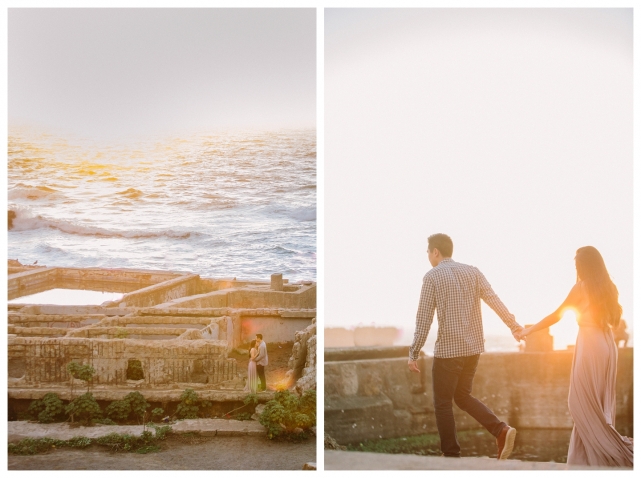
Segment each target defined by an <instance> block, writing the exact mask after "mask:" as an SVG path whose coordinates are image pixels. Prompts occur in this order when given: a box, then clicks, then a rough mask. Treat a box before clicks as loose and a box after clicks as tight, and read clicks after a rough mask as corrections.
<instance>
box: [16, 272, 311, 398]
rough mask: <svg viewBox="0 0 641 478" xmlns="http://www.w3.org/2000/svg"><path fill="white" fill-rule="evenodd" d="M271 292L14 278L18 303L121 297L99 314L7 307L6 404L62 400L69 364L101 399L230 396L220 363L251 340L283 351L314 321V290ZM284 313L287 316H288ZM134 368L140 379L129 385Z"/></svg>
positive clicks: (207, 284) (225, 367)
mask: <svg viewBox="0 0 641 478" xmlns="http://www.w3.org/2000/svg"><path fill="white" fill-rule="evenodd" d="M10 267H11V264H10ZM271 285H272V284H270V283H269V282H266V281H262V282H261V281H255V282H254V281H236V280H235V279H201V278H200V277H199V276H197V275H192V274H185V273H170V272H163V271H140V270H127V269H100V268H89V269H79V268H44V267H43V268H39V269H37V270H35V269H33V270H31V269H30V270H27V271H25V272H21V273H17V274H13V275H11V277H10V278H9V288H10V290H13V291H14V293H15V294H16V295H18V296H22V295H26V294H32V293H36V292H39V291H44V290H49V289H54V288H73V289H86V290H109V291H114V292H125V295H124V296H123V298H122V299H121V300H119V301H113V302H106V303H104V304H102V305H100V306H95V305H35V304H10V305H9V312H10V313H9V315H8V318H9V320H8V326H9V329H8V332H9V340H8V344H9V390H10V395H11V394H13V398H15V399H25V398H27V397H29V398H40V397H41V396H42V395H44V393H47V392H46V391H50V390H56V391H59V390H63V389H64V387H66V386H67V385H69V380H70V377H69V376H68V373H67V370H66V366H67V365H68V363H69V362H71V361H77V362H80V363H87V364H91V365H92V366H93V367H94V369H95V370H96V373H95V376H94V379H93V385H94V386H95V387H97V388H96V389H95V391H96V393H102V394H103V395H104V394H105V393H107V395H108V392H109V390H111V389H113V390H116V391H118V390H122V388H123V387H124V388H129V389H130V388H132V387H135V388H140V387H143V388H144V390H146V392H149V391H150V390H153V391H158V390H163V391H166V392H169V391H171V390H173V389H175V388H177V387H178V388H180V387H182V388H183V389H184V388H186V387H196V388H198V386H199V385H201V386H203V387H205V386H206V387H207V388H208V389H212V390H214V389H217V390H219V391H221V392H223V391H225V390H230V391H231V390H236V389H237V388H238V385H239V383H237V382H238V379H239V376H238V373H237V370H236V361H235V360H233V359H227V354H228V352H229V351H230V350H231V349H232V348H233V347H237V346H239V345H240V344H242V343H243V342H245V341H249V340H251V339H252V338H253V337H254V336H255V334H256V333H263V335H264V336H265V339H266V340H267V341H268V342H290V341H291V340H292V337H293V336H294V334H295V332H296V331H298V330H301V329H304V328H305V327H307V326H308V325H309V324H310V323H311V322H312V321H313V320H314V318H315V316H316V311H315V309H313V308H309V309H308V308H304V306H308V305H313V306H314V307H315V292H316V285H315V284H314V283H313V282H304V283H301V284H297V285H287V281H286V280H283V281H282V284H281V287H279V289H282V290H279V291H272V290H270V287H271ZM93 287H95V288H93ZM36 289H38V290H36ZM291 304H295V305H296V307H294V308H293V309H294V310H292V309H288V308H287V306H288V305H291ZM203 305H209V306H210V307H203ZM229 305H234V307H230V306H229ZM243 305H246V306H247V307H243ZM187 306H188V307H187ZM308 342H309V341H308ZM314 343H315V342H314ZM308 348H310V349H311V347H310V346H309V345H308ZM134 362H135V367H134V368H136V370H138V372H140V371H142V374H143V378H140V379H136V380H133V378H132V377H133V376H134V375H135V374H133V373H130V374H129V375H130V376H129V378H128V376H127V373H128V372H127V371H128V369H129V370H130V371H131V370H133V369H132V368H131V364H132V363H134ZM310 363H311V365H309V366H308V365H306V367H305V368H306V369H308V368H310V367H312V366H313V367H315V358H314V360H313V361H312V362H310ZM240 385H241V387H240V388H241V389H242V384H240ZM32 392H33V393H32ZM34 394H35V395H34Z"/></svg>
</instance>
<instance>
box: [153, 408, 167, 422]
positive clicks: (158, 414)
mask: <svg viewBox="0 0 641 478" xmlns="http://www.w3.org/2000/svg"><path fill="white" fill-rule="evenodd" d="M164 414H165V411H164V410H163V409H162V408H154V409H153V410H152V411H151V418H152V420H155V421H159V420H162V418H163V415H164Z"/></svg>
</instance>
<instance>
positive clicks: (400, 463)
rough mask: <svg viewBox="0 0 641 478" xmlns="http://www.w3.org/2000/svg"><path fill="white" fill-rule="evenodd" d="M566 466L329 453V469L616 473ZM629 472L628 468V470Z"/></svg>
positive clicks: (512, 461)
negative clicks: (596, 471)
mask: <svg viewBox="0 0 641 478" xmlns="http://www.w3.org/2000/svg"><path fill="white" fill-rule="evenodd" d="M613 469H618V468H597V467H579V466H571V465H567V464H565V463H553V462H549V463H543V462H538V461H520V460H501V461H499V460H497V459H492V458H471V457H467V458H445V457H440V456H418V455H392V454H388V453H368V452H360V451H359V452H356V451H334V450H325V470H613ZM626 469H627V468H626Z"/></svg>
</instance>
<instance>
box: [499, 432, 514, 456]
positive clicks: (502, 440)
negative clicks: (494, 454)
mask: <svg viewBox="0 0 641 478" xmlns="http://www.w3.org/2000/svg"><path fill="white" fill-rule="evenodd" d="M515 438H516V429H515V428H512V427H510V426H506V427H504V428H503V430H501V433H499V436H498V437H497V438H496V445H497V446H498V447H499V453H498V459H499V460H507V459H508V457H509V456H510V453H512V450H513V449H514V439H515Z"/></svg>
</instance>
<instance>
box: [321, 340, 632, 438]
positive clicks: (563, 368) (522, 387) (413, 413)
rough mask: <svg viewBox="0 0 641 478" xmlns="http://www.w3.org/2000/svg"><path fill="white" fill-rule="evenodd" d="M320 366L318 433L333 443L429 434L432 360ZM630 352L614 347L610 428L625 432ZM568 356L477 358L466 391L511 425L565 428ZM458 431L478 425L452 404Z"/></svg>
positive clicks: (375, 360) (433, 424)
mask: <svg viewBox="0 0 641 478" xmlns="http://www.w3.org/2000/svg"><path fill="white" fill-rule="evenodd" d="M404 355H405V356H402V357H399V358H374V357H372V358H371V359H366V360H347V361H345V360H343V361H334V362H332V361H327V360H326V362H325V398H324V402H325V431H326V432H327V433H328V434H329V435H331V436H332V437H334V438H335V439H336V440H337V441H338V442H339V443H341V444H348V443H358V442H361V441H363V440H366V439H377V438H391V437H401V436H411V435H419V434H423V433H436V432H437V429H436V422H435V418H434V408H433V393H432V369H431V368H432V358H431V357H427V356H422V357H421V358H420V359H419V368H420V369H421V373H420V374H416V373H412V372H410V371H409V370H408V367H407V356H406V354H404ZM632 356H633V354H632V349H620V350H619V361H618V374H617V416H616V422H617V425H618V426H624V427H629V429H631V427H632V417H633V414H632V404H633V373H632ZM571 367H572V353H571V352H564V351H557V352H549V353H543V352H541V353H485V354H482V355H481V359H480V361H479V365H478V369H477V372H476V375H475V379H474V388H473V394H474V395H475V396H476V397H478V398H479V399H481V400H483V401H484V402H485V403H486V404H487V405H488V406H489V407H490V408H491V409H492V410H493V411H494V413H495V414H496V415H497V416H498V417H499V419H501V420H503V421H505V422H506V423H509V424H510V425H512V426H514V427H516V428H571V427H572V419H571V417H570V414H569V411H568V408H567V396H568V390H569V383H570V371H571ZM454 417H455V419H456V423H457V427H458V428H459V429H461V430H464V429H475V428H479V427H480V425H479V424H478V423H477V422H476V421H475V420H474V419H472V418H471V417H470V416H469V415H468V414H467V413H465V412H463V411H461V410H459V409H458V407H456V406H454Z"/></svg>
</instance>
